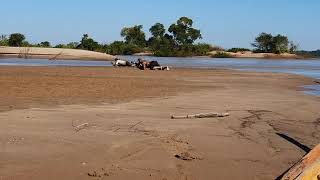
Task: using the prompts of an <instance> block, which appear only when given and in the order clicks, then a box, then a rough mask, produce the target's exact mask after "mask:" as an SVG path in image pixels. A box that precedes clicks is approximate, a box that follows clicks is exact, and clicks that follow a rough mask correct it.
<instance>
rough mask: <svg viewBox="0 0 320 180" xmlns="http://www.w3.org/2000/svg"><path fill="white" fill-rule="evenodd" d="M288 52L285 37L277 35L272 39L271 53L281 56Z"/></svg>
mask: <svg viewBox="0 0 320 180" xmlns="http://www.w3.org/2000/svg"><path fill="white" fill-rule="evenodd" d="M288 51H289V39H288V37H287V36H282V35H280V34H278V35H277V36H274V37H273V38H272V50H271V52H273V53H277V54H281V53H286V52H288Z"/></svg>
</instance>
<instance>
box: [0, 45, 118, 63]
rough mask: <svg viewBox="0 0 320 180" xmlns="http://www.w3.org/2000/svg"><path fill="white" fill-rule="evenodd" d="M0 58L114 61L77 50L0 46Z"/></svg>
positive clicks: (93, 53)
mask: <svg viewBox="0 0 320 180" xmlns="http://www.w3.org/2000/svg"><path fill="white" fill-rule="evenodd" d="M0 56H1V57H11V58H12V57H14V58H27V59H31V58H33V59H52V60H56V59H64V60H107V61H111V60H114V58H115V57H114V56H112V55H108V54H104V53H99V52H93V51H85V50H79V49H62V48H36V47H4V46H0Z"/></svg>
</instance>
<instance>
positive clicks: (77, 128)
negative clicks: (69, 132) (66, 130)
mask: <svg viewBox="0 0 320 180" xmlns="http://www.w3.org/2000/svg"><path fill="white" fill-rule="evenodd" d="M72 127H73V128H74V130H75V131H76V132H79V131H81V130H84V129H86V128H88V127H89V123H83V124H80V125H77V126H76V125H74V122H73V121H72Z"/></svg>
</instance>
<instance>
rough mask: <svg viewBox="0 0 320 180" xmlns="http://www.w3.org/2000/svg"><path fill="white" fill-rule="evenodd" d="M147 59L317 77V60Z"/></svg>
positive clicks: (37, 62) (31, 62)
mask: <svg viewBox="0 0 320 180" xmlns="http://www.w3.org/2000/svg"><path fill="white" fill-rule="evenodd" d="M122 58H125V59H127V60H129V61H136V60H137V59H138V58H139V57H137V56H122ZM145 59H147V60H154V61H158V62H159V63H160V64H162V65H168V66H173V67H192V68H224V69H236V70H242V71H260V72H280V73H292V74H299V75H304V76H308V77H312V78H317V79H320V59H319V60H266V59H245V58H244V59H233V58H223V59H220V58H215V59H213V58H204V57H193V58H167V57H145ZM0 65H20V66H21V65H23V66H111V63H110V62H106V61H69V60H57V61H50V60H46V59H0ZM308 93H309V94H313V95H319V94H320V89H319V87H314V86H313V87H312V90H310V91H308Z"/></svg>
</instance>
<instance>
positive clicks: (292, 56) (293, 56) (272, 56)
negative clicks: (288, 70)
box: [209, 51, 305, 59]
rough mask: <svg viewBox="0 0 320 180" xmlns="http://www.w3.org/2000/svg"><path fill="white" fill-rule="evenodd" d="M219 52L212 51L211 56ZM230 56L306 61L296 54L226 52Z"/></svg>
mask: <svg viewBox="0 0 320 180" xmlns="http://www.w3.org/2000/svg"><path fill="white" fill-rule="evenodd" d="M217 52H218V51H212V52H210V53H209V55H211V56H213V55H215V54H217ZM225 53H227V54H229V55H230V56H231V57H232V58H256V59H305V58H304V57H302V56H298V55H296V54H290V53H283V54H274V53H253V52H250V51H247V52H237V53H233V52H225Z"/></svg>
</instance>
